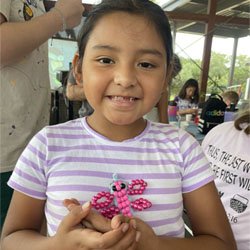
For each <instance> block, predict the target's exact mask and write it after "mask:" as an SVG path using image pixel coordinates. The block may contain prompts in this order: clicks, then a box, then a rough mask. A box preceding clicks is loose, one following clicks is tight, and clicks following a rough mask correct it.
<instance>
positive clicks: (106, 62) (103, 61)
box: [98, 58, 114, 64]
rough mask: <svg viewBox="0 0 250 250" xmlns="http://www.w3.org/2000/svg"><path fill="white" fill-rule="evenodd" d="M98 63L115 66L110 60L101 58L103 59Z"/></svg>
mask: <svg viewBox="0 0 250 250" xmlns="http://www.w3.org/2000/svg"><path fill="white" fill-rule="evenodd" d="M98 61H99V62H100V63H105V64H114V62H113V61H112V60H111V59H109V58H101V59H98Z"/></svg>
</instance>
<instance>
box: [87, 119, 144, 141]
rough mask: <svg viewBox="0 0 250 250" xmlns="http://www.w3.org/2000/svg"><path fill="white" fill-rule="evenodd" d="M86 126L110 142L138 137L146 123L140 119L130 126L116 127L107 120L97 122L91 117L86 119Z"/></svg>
mask: <svg viewBox="0 0 250 250" xmlns="http://www.w3.org/2000/svg"><path fill="white" fill-rule="evenodd" d="M87 123H88V125H89V126H90V127H91V128H92V129H93V130H95V131H96V132H97V133H99V134H101V135H103V136H104V137H106V138H108V139H110V140H112V141H117V142H121V141H125V140H129V139H132V138H134V137H136V136H138V135H140V134H141V133H142V132H143V131H144V129H145V128H146V126H147V122H146V121H145V120H144V119H143V118H140V119H138V120H137V121H135V122H134V123H132V124H128V125H117V124H113V123H111V122H109V121H108V120H106V121H105V120H102V121H100V120H99V121H97V119H96V118H95V117H93V116H92V115H91V116H89V117H88V118H87Z"/></svg>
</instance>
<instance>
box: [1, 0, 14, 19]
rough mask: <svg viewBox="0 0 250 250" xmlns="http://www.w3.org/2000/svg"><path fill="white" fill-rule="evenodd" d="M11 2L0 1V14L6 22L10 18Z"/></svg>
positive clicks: (6, 0)
mask: <svg viewBox="0 0 250 250" xmlns="http://www.w3.org/2000/svg"><path fill="white" fill-rule="evenodd" d="M11 2H12V1H10V0H1V4H0V13H1V14H2V15H4V17H5V18H6V19H7V21H9V17H10V6H11Z"/></svg>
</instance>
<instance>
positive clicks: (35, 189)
mask: <svg viewBox="0 0 250 250" xmlns="http://www.w3.org/2000/svg"><path fill="white" fill-rule="evenodd" d="M46 152H47V142H46V137H45V129H43V130H42V131H40V132H39V133H38V134H36V135H35V136H34V137H33V138H32V140H31V141H30V143H29V144H28V145H27V147H26V148H25V150H24V151H23V153H22V154H21V156H20V158H19V159H18V161H17V164H16V166H15V168H14V171H13V173H12V175H11V177H10V179H9V181H8V185H9V186H10V187H12V188H13V189H15V190H17V191H19V192H21V193H24V194H26V195H28V196H31V197H33V198H36V199H41V200H45V199H46V187H47V180H46V170H47V169H46V155H47V153H46Z"/></svg>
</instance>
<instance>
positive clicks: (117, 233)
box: [63, 199, 140, 250]
mask: <svg viewBox="0 0 250 250" xmlns="http://www.w3.org/2000/svg"><path fill="white" fill-rule="evenodd" d="M63 204H64V205H65V206H66V207H67V208H68V210H70V213H69V214H71V213H72V212H73V211H75V210H76V209H77V208H79V207H81V206H79V204H80V203H79V202H78V201H77V200H75V199H70V200H69V199H66V200H64V201H63ZM90 207H91V206H90ZM66 217H67V216H66ZM66 217H65V218H66ZM80 217H81V218H80V219H79V216H78V222H77V223H76V225H78V226H76V228H78V230H81V231H82V235H81V238H80V239H85V237H86V239H87V241H85V242H86V248H80V249H110V250H111V249H114V250H116V249H117V250H123V249H126V250H134V249H136V245H137V244H136V243H137V241H138V240H139V236H140V233H138V232H136V230H135V228H136V225H135V221H131V222H130V223H121V224H120V225H119V226H118V227H116V228H115V229H112V228H111V221H110V220H109V219H107V218H105V217H103V216H102V215H100V214H98V213H95V212H92V211H90V209H88V213H87V214H86V215H85V216H80ZM83 219H84V220H83ZM80 223H81V224H83V225H84V226H83V225H80ZM86 227H87V228H86ZM85 235H86V236H85ZM87 243H88V244H87ZM82 246H84V247H85V245H82ZM66 249H67V248H66ZM73 249H74V248H70V250H73ZM76 249H78V248H76Z"/></svg>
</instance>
